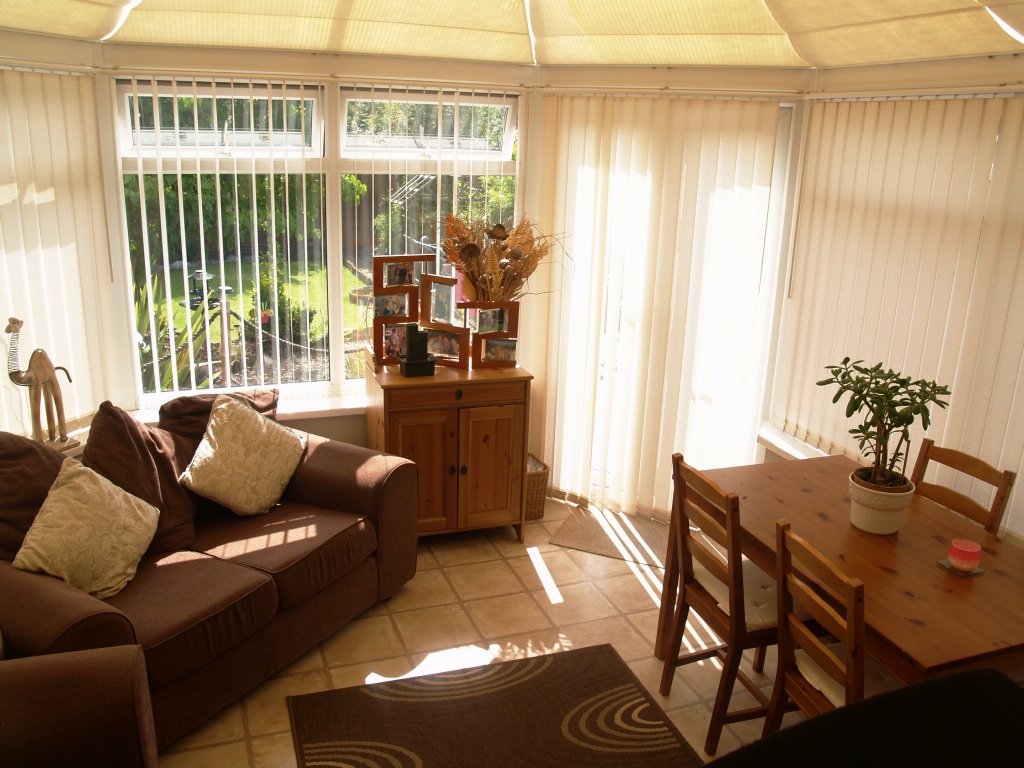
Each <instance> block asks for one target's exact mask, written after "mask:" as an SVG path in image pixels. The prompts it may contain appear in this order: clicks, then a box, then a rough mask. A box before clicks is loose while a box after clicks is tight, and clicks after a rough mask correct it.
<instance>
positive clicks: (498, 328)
mask: <svg viewBox="0 0 1024 768" xmlns="http://www.w3.org/2000/svg"><path fill="white" fill-rule="evenodd" d="M476 324H477V327H476V331H475V332H476V333H480V334H483V333H506V332H507V331H508V312H506V311H505V310H504V309H481V310H480V311H479V312H478V313H477V323H476Z"/></svg>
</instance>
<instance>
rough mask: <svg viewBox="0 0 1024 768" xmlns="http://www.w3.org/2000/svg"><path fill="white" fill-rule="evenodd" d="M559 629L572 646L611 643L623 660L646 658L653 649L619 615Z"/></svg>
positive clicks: (579, 646) (584, 646)
mask: <svg viewBox="0 0 1024 768" xmlns="http://www.w3.org/2000/svg"><path fill="white" fill-rule="evenodd" d="M561 631H562V635H563V636H564V637H565V639H567V640H568V641H569V643H570V644H571V645H572V647H573V648H586V647H587V646H591V645H603V644H604V643H611V644H612V647H614V648H615V650H616V651H617V652H618V654H619V656H621V657H622V659H623V661H634V660H636V659H642V658H646V657H648V656H650V655H651V652H652V651H653V648H652V647H651V644H650V643H648V642H647V641H646V640H644V639H643V637H641V636H640V633H639V632H637V631H636V629H635V628H634V627H633V625H632V624H630V623H629V622H628V621H626V620H625V619H624V618H622V617H621V616H613V617H611V618H609V619H598V620H597V621H588V622H586V623H585V624H573V625H571V626H568V627H563V628H562V630H561Z"/></svg>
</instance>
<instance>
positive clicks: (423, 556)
mask: <svg viewBox="0 0 1024 768" xmlns="http://www.w3.org/2000/svg"><path fill="white" fill-rule="evenodd" d="M438 567H440V566H438V564H437V558H435V557H434V555H433V553H432V552H431V551H430V547H429V546H428V545H427V542H426V540H425V539H420V542H419V546H418V547H417V548H416V571H417V572H419V571H429V570H430V569H431V568H438Z"/></svg>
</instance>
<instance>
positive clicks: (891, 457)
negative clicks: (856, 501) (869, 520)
mask: <svg viewBox="0 0 1024 768" xmlns="http://www.w3.org/2000/svg"><path fill="white" fill-rule="evenodd" d="M863 362H864V361H863V360H857V361H855V362H853V363H851V362H850V358H849V357H844V358H843V362H842V363H840V364H838V365H826V366H825V368H826V370H827V371H828V372H829V373H831V374H832V375H831V376H830V377H829V378H827V379H822V380H821V381H819V382H818V386H819V387H827V386H828V385H830V384H838V385H839V391H838V392H836V395H835V397H833V398H832V402H833V403H838V402H839V400H840V398H841V397H842V396H843V395H845V394H847V393H849V395H850V402H849V403H847V405H846V417H847V418H850V417H852V416H853V414H855V413H860V412H861V411H863V410H865V409H866V410H867V415H866V416H865V418H864V421H863V422H862V423H861V424H860V425H859V426H857V427H854V428H853V429H851V430H850V434H851V435H853V436H854V437H857V438H858V441H859V443H860V449H861V451H862V452H863V454H864V455H865V456H867V457H868V458H870V459H872V465H871V466H870V467H864V468H863V469H859V470H857V472H856V475H857V476H858V477H859V478H860V479H861V480H864V481H865V482H868V483H871V484H873V485H881V486H886V487H896V486H900V485H903V484H904V483H906V477H905V475H906V468H907V454H908V452H909V449H910V427H911V426H912V425H913V423H914V420H915V419H917V417H918V416H920V417H921V424H922V426H924V428H925V429H928V425H929V424H930V423H931V417H930V416H929V413H928V406H929V405H932V404H935V405H937V406H939V407H940V408H945V407H946V406H947V405H949V403H948V402H946V401H944V400H940V399H939V398H940V397H945V396H948V395H949V394H951V393H950V391H949V388H948V387H946V386H944V385H941V384H939V383H937V382H934V381H925V380H924V379H918V380H917V381H912V380H911V379H910V377H909V376H903V375H901V374H899V373H896V372H895V371H893V370H892V369H891V368H890V369H889V370H885V369H884V367H883V365H882V363H878V364H876V365H875V366H873V367H871V368H868V367H866V366H863V365H861V363H863ZM895 435H899V442H897V443H896V447H895V448H894V449H892V450H891V451H890V447H889V441H890V440H891V439H892V438H893V437H894V436H895ZM901 459H902V462H903V463H902V465H901V467H900V471H899V472H897V471H896V465H897V464H898V463H899V462H900V460H901Z"/></svg>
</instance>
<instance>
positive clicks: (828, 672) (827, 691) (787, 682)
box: [762, 520, 899, 736]
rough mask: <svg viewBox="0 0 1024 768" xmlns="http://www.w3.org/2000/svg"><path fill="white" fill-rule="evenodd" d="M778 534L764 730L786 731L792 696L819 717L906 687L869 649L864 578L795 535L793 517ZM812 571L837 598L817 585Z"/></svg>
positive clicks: (778, 526) (805, 710)
mask: <svg viewBox="0 0 1024 768" xmlns="http://www.w3.org/2000/svg"><path fill="white" fill-rule="evenodd" d="M775 533H776V545H775V558H776V560H775V561H776V575H777V576H778V579H779V586H778V601H779V603H778V614H779V617H780V618H779V629H778V641H779V660H778V666H777V671H776V677H775V687H774V688H773V689H772V698H771V702H770V704H769V705H768V716H767V717H766V718H765V721H764V730H763V732H762V736H767V735H768V734H770V733H774V732H775V731H777V730H779V726H780V725H781V724H782V716H783V715H784V714H785V709H786V705H787V704H788V702H789V701H790V700H792V701H793V702H795V703H796V705H797V706H798V707H799V708H800V709H801V710H802V711H803V713H804V714H805V715H807V716H808V717H814V716H816V715H820V714H822V713H824V712H830V711H832V710H834V709H837V708H838V707H841V706H843V705H845V704H850V703H852V702H854V701H859V700H860V699H862V698H864V697H865V696H866V695H867V696H873V695H875V694H876V693H881V692H882V691H885V690H892V689H894V688H898V687H899V683H898V682H897V681H896V680H894V679H893V678H892V677H891V676H890V675H888V674H887V673H886V672H885V671H884V670H883V669H882V668H881V667H879V666H878V665H877V664H876V663H875V662H874V661H872V660H871V659H869V658H868V657H867V655H866V654H865V651H864V583H863V582H862V581H861V580H860V579H851V578H849V577H847V576H846V574H844V573H843V572H842V571H840V570H839V569H838V568H836V566H835V565H833V564H832V563H831V562H830V561H829V560H828V559H826V558H825V557H824V556H823V555H822V554H821V553H820V552H818V550H816V549H815V548H814V547H812V546H811V545H810V544H808V543H807V542H806V541H805V540H804V539H802V538H801V537H800V536H798V535H796V534H795V533H793V532H792V531H791V530H790V526H789V522H787V521H786V520H779V521H778V522H777V523H776V524H775ZM794 560H796V561H797V562H798V565H799V571H798V570H797V569H795V568H794V565H793V561H794ZM808 575H809V577H810V579H812V580H813V582H814V584H816V585H818V588H819V589H821V590H823V591H824V592H825V593H827V594H829V595H830V596H831V597H832V598H833V599H832V601H826V600H825V599H824V598H823V597H822V595H821V593H820V592H819V591H818V590H817V589H815V588H813V587H812V586H811V583H810V582H809V581H808V580H807V576H808ZM794 599H796V600H797V601H799V603H800V605H802V606H803V607H804V608H805V609H806V610H807V613H809V614H810V616H811V618H812V619H813V620H814V621H816V622H817V623H818V624H819V625H820V626H822V627H824V628H825V630H826V631H828V632H830V633H831V636H832V637H833V638H835V639H836V640H838V642H832V643H826V642H825V640H823V639H822V638H821V637H819V636H817V635H816V634H815V633H814V632H812V631H811V630H810V629H808V627H807V626H806V625H805V623H804V622H803V621H802V620H801V619H800V618H798V617H797V616H796V614H795V613H794V610H793V604H794ZM833 604H834V605H835V606H837V607H838V608H837V607H833ZM865 688H867V690H865Z"/></svg>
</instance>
